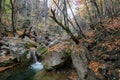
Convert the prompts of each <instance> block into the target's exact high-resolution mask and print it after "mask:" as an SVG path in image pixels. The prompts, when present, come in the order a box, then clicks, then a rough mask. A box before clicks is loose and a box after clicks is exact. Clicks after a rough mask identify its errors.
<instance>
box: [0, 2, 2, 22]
mask: <svg viewBox="0 0 120 80" xmlns="http://www.w3.org/2000/svg"><path fill="white" fill-rule="evenodd" d="M1 21H2V0H0V22H1Z"/></svg>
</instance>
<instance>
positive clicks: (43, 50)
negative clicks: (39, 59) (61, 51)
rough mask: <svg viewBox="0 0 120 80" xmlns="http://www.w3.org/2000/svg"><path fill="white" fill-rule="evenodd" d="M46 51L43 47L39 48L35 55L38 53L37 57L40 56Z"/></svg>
mask: <svg viewBox="0 0 120 80" xmlns="http://www.w3.org/2000/svg"><path fill="white" fill-rule="evenodd" d="M47 50H48V49H47V48H45V47H40V48H38V49H37V53H38V55H41V54H43V53H45V52H47Z"/></svg>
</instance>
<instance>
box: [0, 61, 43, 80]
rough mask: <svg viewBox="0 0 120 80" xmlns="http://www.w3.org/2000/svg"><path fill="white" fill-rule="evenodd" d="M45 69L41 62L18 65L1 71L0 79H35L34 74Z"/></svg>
mask: <svg viewBox="0 0 120 80" xmlns="http://www.w3.org/2000/svg"><path fill="white" fill-rule="evenodd" d="M41 69H43V65H42V64H41V63H40V62H36V63H34V64H32V65H31V66H30V68H29V67H28V66H23V65H17V66H15V67H14V68H12V69H9V70H6V71H4V72H0V80H33V77H34V75H35V74H36V73H37V72H38V71H40V70H41Z"/></svg>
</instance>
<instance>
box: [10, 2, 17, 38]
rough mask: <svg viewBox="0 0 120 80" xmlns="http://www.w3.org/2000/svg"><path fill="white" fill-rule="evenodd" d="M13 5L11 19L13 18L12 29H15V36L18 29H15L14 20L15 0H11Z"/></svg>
mask: <svg viewBox="0 0 120 80" xmlns="http://www.w3.org/2000/svg"><path fill="white" fill-rule="evenodd" d="M10 3H11V6H12V15H11V20H12V29H13V35H14V36H15V34H16V29H15V20H14V4H13V1H12V0H10Z"/></svg>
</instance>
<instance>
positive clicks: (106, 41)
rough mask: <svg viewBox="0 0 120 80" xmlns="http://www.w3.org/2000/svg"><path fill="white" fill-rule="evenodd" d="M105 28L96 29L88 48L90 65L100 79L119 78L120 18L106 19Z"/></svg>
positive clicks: (111, 79) (115, 79) (116, 79)
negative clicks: (90, 56)
mask: <svg viewBox="0 0 120 80" xmlns="http://www.w3.org/2000/svg"><path fill="white" fill-rule="evenodd" d="M104 26H105V29H101V30H99V31H96V32H95V34H93V35H94V36H92V37H91V39H90V40H91V42H90V45H89V46H88V49H89V50H90V51H91V54H92V60H91V62H90V65H89V66H90V67H91V68H92V70H93V71H94V72H95V73H96V75H97V76H98V77H99V78H101V79H102V80H118V79H120V18H114V19H107V20H105V23H104Z"/></svg>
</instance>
